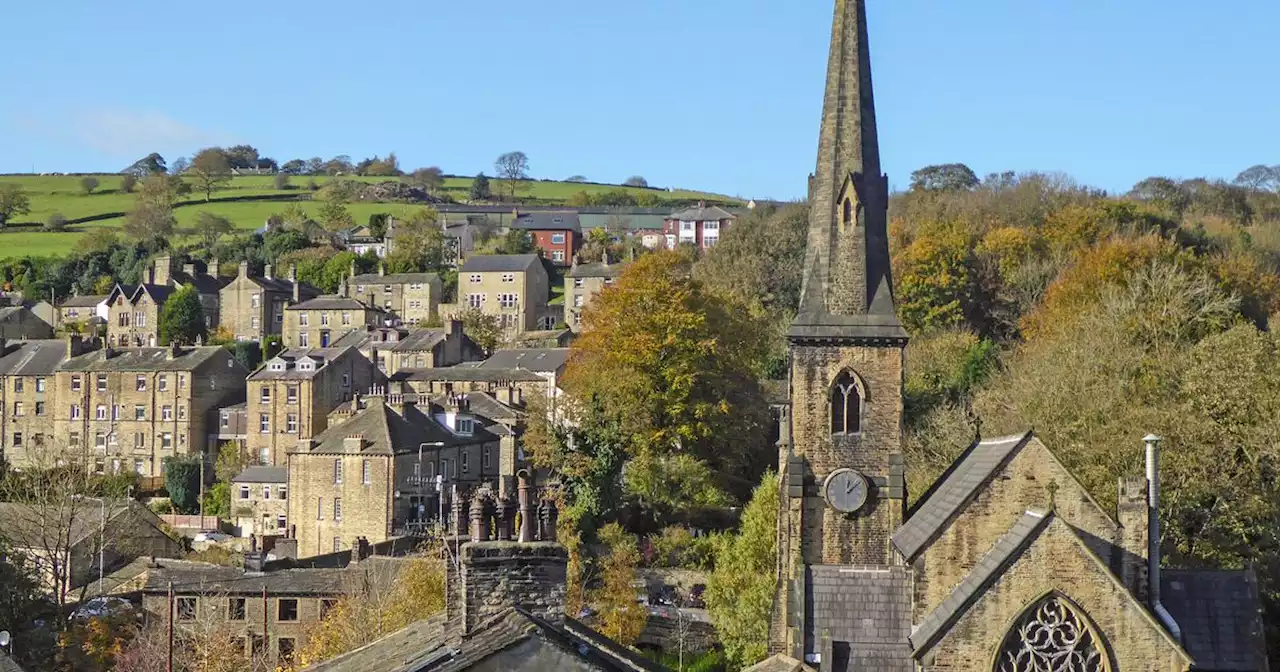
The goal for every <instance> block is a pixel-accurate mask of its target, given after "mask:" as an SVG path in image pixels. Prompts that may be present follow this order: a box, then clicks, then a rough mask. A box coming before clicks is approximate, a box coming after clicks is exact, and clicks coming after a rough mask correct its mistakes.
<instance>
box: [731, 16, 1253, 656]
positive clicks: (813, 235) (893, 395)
mask: <svg viewBox="0 0 1280 672" xmlns="http://www.w3.org/2000/svg"><path fill="white" fill-rule="evenodd" d="M867 34H868V30H867V14H866V1H865V0H836V2H835V21H834V28H833V31H832V35H833V38H832V44H831V59H830V63H829V70H828V76H827V92H826V96H825V98H824V108H823V115H822V127H821V130H820V139H819V160H818V164H817V170H816V171H815V173H814V175H813V176H812V177H811V179H810V199H809V201H810V204H811V211H810V222H809V232H808V237H807V240H808V243H809V247H808V250H807V256H806V261H805V265H804V267H803V268H804V279H803V284H802V287H803V289H802V292H801V302H800V310H799V314H798V315H797V316H796V318H795V320H794V321H793V322H792V324H791V327H790V329H789V331H788V334H787V339H788V346H789V357H788V361H789V366H790V373H789V376H788V393H789V397H790V399H789V404H788V405H787V406H786V407H785V408H784V410H783V413H782V414H781V415H782V420H781V422H780V423H779V424H780V431H779V434H780V439H779V441H778V447H779V455H778V464H779V465H780V467H781V470H780V491H779V495H780V502H779V511H778V514H779V515H778V522H777V557H778V563H777V567H776V577H775V578H776V580H775V582H774V586H775V590H774V599H773V610H772V615H771V619H770V623H769V649H768V650H769V653H771V654H773V657H772V658H770V659H768V660H766V661H763V662H761V663H759V664H758V665H756V666H754V667H752V668H748V669H749V670H750V671H752V672H763V671H765V670H817V669H820V670H822V671H823V672H845V671H852V670H867V669H875V670H885V671H900V672H916V671H919V670H924V671H932V670H939V671H941V670H973V669H983V670H996V671H997V672H1006V671H1013V670H1029V669H1080V670H1084V669H1088V670H1100V671H1108V672H1111V671H1119V670H1146V671H1156V670H1162V671H1170V672H1185V671H1187V670H1192V669H1195V670H1265V669H1267V662H1266V653H1265V644H1264V637H1263V625H1262V621H1261V615H1260V611H1261V608H1260V602H1259V592H1258V584H1257V579H1256V577H1255V576H1254V574H1253V572H1252V571H1251V570H1243V571H1216V570H1194V571H1193V570H1177V571H1167V568H1165V567H1164V563H1163V562H1162V559H1161V546H1160V533H1159V528H1160V523H1161V520H1160V487H1159V480H1160V479H1159V474H1160V463H1159V438H1158V437H1155V436H1148V437H1147V438H1146V439H1145V440H1144V441H1145V443H1146V475H1145V477H1139V478H1123V479H1121V480H1120V482H1119V492H1118V497H1117V501H1118V506H1117V507H1116V509H1115V510H1114V515H1113V512H1112V510H1110V509H1109V507H1103V506H1101V505H1100V504H1099V503H1098V502H1097V500H1095V499H1094V497H1093V495H1092V493H1090V492H1088V491H1087V490H1085V488H1084V487H1083V486H1082V485H1081V483H1080V481H1079V480H1078V479H1077V478H1076V477H1075V476H1074V475H1073V474H1072V473H1071V471H1070V470H1069V469H1068V468H1067V467H1066V466H1065V465H1064V464H1063V463H1062V462H1061V461H1060V460H1058V458H1057V457H1056V456H1055V455H1054V453H1053V451H1052V450H1051V449H1050V447H1049V446H1047V445H1045V444H1044V443H1043V442H1041V441H1040V440H1039V438H1037V437H1036V436H1035V435H1034V434H1032V433H1031V432H1024V433H1020V434H1016V435H1012V436H1004V437H995V438H984V439H982V440H978V441H975V442H974V443H973V444H971V445H970V446H969V447H968V449H967V450H964V451H963V452H962V453H961V454H960V456H959V457H958V458H957V459H956V460H955V461H954V462H953V463H952V464H951V465H950V466H948V467H947V468H946V469H945V470H944V471H943V472H942V474H941V475H940V476H939V477H938V478H937V480H936V481H935V482H934V483H933V484H932V485H931V486H930V487H929V488H928V489H927V490H925V492H923V493H921V494H920V496H919V497H918V499H917V501H916V503H915V505H914V506H912V507H910V508H908V506H907V491H906V482H905V472H906V467H907V465H906V459H907V458H906V455H905V451H904V446H903V434H902V427H903V415H904V401H903V398H904V394H903V387H904V364H905V357H906V346H907V342H908V339H909V336H908V334H907V332H906V330H905V329H904V328H903V326H902V324H901V323H900V322H899V320H898V318H897V316H896V311H895V307H894V297H893V284H892V275H891V270H890V268H891V266H890V256H889V244H888V239H889V235H888V203H889V186H888V179H887V178H886V177H885V176H884V174H883V173H882V171H881V164H880V153H879V144H878V140H877V133H876V126H875V111H874V96H873V95H872V90H871V76H870V63H869V48H868V46H867V40H866V36H867ZM1135 439H1136V437H1135ZM1135 443H1136V440H1135ZM1135 448H1136V446H1135ZM1117 450H1123V448H1122V447H1117ZM1175 577H1176V578H1175Z"/></svg>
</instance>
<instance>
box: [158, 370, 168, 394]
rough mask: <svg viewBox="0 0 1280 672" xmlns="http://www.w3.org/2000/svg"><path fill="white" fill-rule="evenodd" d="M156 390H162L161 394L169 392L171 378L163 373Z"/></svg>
mask: <svg viewBox="0 0 1280 672" xmlns="http://www.w3.org/2000/svg"><path fill="white" fill-rule="evenodd" d="M156 389H158V390H160V391H161V392H166V391H168V390H169V376H166V375H164V374H163V373H162V374H160V377H159V378H158V379H156Z"/></svg>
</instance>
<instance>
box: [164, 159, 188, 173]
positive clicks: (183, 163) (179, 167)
mask: <svg viewBox="0 0 1280 672" xmlns="http://www.w3.org/2000/svg"><path fill="white" fill-rule="evenodd" d="M190 167H191V159H188V158H187V157H185V156H179V157H178V158H176V159H174V160H173V161H172V162H170V163H169V172H170V173H171V174H173V175H181V174H183V173H185V172H187V168H190Z"/></svg>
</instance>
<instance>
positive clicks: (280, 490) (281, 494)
mask: <svg viewBox="0 0 1280 672" xmlns="http://www.w3.org/2000/svg"><path fill="white" fill-rule="evenodd" d="M276 499H278V500H280V501H282V502H283V501H285V500H286V499H289V486H287V485H281V486H277V487H276Z"/></svg>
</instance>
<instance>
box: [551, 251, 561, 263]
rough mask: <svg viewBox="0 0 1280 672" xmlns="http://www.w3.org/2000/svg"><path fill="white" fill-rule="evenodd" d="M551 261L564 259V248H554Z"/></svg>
mask: <svg viewBox="0 0 1280 672" xmlns="http://www.w3.org/2000/svg"><path fill="white" fill-rule="evenodd" d="M551 261H564V250H552V251H551Z"/></svg>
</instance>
